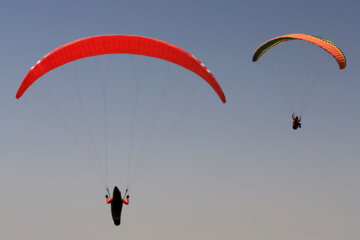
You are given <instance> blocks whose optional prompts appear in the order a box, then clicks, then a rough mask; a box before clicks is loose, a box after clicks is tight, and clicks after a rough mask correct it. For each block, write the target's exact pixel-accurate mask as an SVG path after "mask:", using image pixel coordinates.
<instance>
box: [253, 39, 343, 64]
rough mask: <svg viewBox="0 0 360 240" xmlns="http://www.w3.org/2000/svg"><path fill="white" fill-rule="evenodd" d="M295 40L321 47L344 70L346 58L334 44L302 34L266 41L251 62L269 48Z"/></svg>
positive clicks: (256, 51)
mask: <svg viewBox="0 0 360 240" xmlns="http://www.w3.org/2000/svg"><path fill="white" fill-rule="evenodd" d="M295 39H298V40H304V41H307V42H310V43H313V44H315V45H317V46H319V47H321V48H322V49H324V50H325V51H327V52H328V53H330V54H331V55H332V56H333V57H334V58H335V60H336V61H337V63H338V64H339V67H340V69H344V68H345V66H346V58H345V55H344V54H343V52H342V51H341V50H340V48H339V47H337V46H336V45H335V44H334V43H332V42H330V41H329V40H327V39H324V38H321V37H317V36H312V35H307V34H302V33H295V34H287V35H283V36H279V37H276V38H273V39H270V40H269V41H266V42H265V43H263V44H261V45H260V46H259V47H258V48H257V49H256V50H255V53H254V56H253V62H256V61H257V60H258V59H259V58H260V57H261V56H262V55H263V54H264V53H265V52H266V51H267V50H269V49H270V48H272V47H274V46H276V45H278V44H280V43H282V42H286V41H289V40H295Z"/></svg>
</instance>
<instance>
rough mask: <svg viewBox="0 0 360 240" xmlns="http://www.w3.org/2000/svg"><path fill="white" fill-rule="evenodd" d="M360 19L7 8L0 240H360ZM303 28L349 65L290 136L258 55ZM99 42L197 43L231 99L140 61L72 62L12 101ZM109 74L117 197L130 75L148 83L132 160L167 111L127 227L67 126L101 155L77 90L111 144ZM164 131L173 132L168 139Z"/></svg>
mask: <svg viewBox="0 0 360 240" xmlns="http://www.w3.org/2000/svg"><path fill="white" fill-rule="evenodd" d="M359 21H360V2H359V1H357V0H344V1H333V0H327V1H325V0H324V1H316V0H309V1H308V0H303V1H279V0H273V1H266V0H261V1H258V0H253V1H210V0H207V1H196V0H194V1H187V0H183V1H169V0H168V1H165V0H164V1H156V0H153V1H145V0H144V1H135V0H134V1H105V0H104V1H92V0H86V1H76V0H73V1H67V0H63V1H50V0H47V1H45V0H44V1H25V0H24V1H15V0H14V1H0V30H1V33H2V34H1V44H0V53H1V55H0V79H1V83H2V84H1V88H0V133H1V137H0V159H1V167H0V189H1V195H0V238H1V239H36V240H40V239H139V240H140V239H157V240H159V239H199V240H201V239H207V240H210V239H247V240H264V239H267V240H272V239H274V240H275V239H276V240H282V239H284V240H285V239H286V240H287V239H293V240H297V239H299V240H300V239H301V240H303V239H307V240H312V239H314V240H315V239H316V240H323V239H324V240H325V239H326V240H335V239H336V240H338V239H347V240H356V239H359V238H360V233H359V226H360V206H359V202H360V192H359V187H360V174H359V172H360V163H359V155H360V149H359V143H360V140H359V135H360V127H359V123H358V119H360V108H359V102H360V96H359V91H360V82H359V79H358V76H359V74H360V68H359V67H358V66H360V58H359V56H360V48H359V46H358V43H359V42H360V33H359V31H358V23H359ZM298 32H300V33H308V34H314V35H318V36H322V37H324V38H327V39H330V40H331V41H332V42H334V43H336V44H337V45H339V46H340V47H341V49H342V51H343V52H344V54H345V55H346V57H347V63H348V65H347V67H346V69H345V70H343V71H342V72H340V73H339V74H338V76H339V78H340V79H337V81H331V84H328V85H326V86H324V87H323V88H322V89H321V91H320V92H319V93H318V94H317V96H316V99H315V101H314V102H313V104H312V105H311V106H310V108H309V109H308V110H307V112H306V115H305V114H304V116H303V117H304V118H303V128H302V129H301V130H299V131H296V132H295V131H293V130H292V129H291V126H290V124H291V119H290V114H291V112H289V110H288V108H287V106H286V104H285V103H284V99H283V98H282V97H281V91H280V87H279V86H278V82H276V81H275V80H274V79H272V78H271V77H269V75H268V74H267V73H266V72H264V71H262V69H261V67H259V64H257V63H256V64H255V63H252V62H251V58H252V54H253V52H254V50H255V49H256V47H257V46H258V45H259V44H261V43H262V42H264V41H266V40H267V39H270V38H272V37H275V36H278V35H282V34H288V33H298ZM102 34H131V35H142V36H148V37H153V38H157V39H161V40H164V41H167V42H170V43H172V44H175V45H177V46H180V47H182V48H184V49H186V50H187V51H189V52H191V53H192V54H194V55H195V56H197V57H198V58H199V59H200V60H202V61H203V62H204V63H205V64H206V65H207V66H208V67H209V68H210V69H211V71H212V72H213V73H214V75H215V77H216V78H217V80H218V81H219V83H220V84H221V86H222V88H223V90H224V92H225V94H226V97H227V100H228V102H227V103H226V104H225V105H223V104H222V103H221V102H220V100H219V99H218V98H217V96H216V95H215V94H214V93H213V92H212V90H211V89H210V87H209V86H208V85H206V84H205V83H203V82H202V80H201V79H200V78H199V77H197V76H196V75H194V74H192V73H191V72H189V71H187V70H183V69H181V68H180V67H176V66H173V65H171V64H167V63H164V62H162V61H159V60H152V59H148V58H142V57H130V56H112V57H100V58H98V59H97V60H96V59H94V58H91V59H88V60H82V61H79V62H78V63H72V64H68V65H67V66H64V67H62V68H61V69H58V70H55V71H53V72H51V73H49V74H47V75H45V76H44V77H43V78H42V79H40V81H39V82H38V83H37V84H36V86H33V87H32V88H30V89H29V93H28V94H27V95H26V96H25V98H23V99H21V100H17V99H15V93H16V90H17V87H18V86H19V84H20V83H21V81H22V79H23V77H24V76H25V74H26V72H27V71H28V70H29V68H30V67H31V66H32V65H33V64H34V63H35V62H36V61H37V60H38V59H39V58H41V57H42V56H43V55H45V54H46V53H47V52H49V51H51V50H52V49H54V48H56V47H58V46H60V45H62V44H65V43H67V42H70V41H73V40H76V39H79V38H83V37H88V36H93V35H102ZM108 62H111V64H109V63H108ZM260 66H261V65H260ZM108 67H109V69H110V70H108ZM97 68H98V69H97ZM132 68H133V69H132ZM104 72H107V73H106V74H105V73H104ZM134 73H135V75H136V76H134ZM74 75H76V76H75V77H74ZM143 75H145V76H146V77H144V76H143ZM99 76H100V78H106V79H107V81H108V83H109V86H110V87H109V88H111V90H112V91H111V90H109V100H108V108H109V114H110V115H109V116H108V118H109V120H108V121H109V128H110V130H109V133H108V134H109V136H108V137H109V146H108V147H109V161H110V162H109V164H110V172H109V176H110V178H109V181H110V187H111V188H112V186H113V185H119V186H120V187H123V186H124V183H123V182H121V181H123V179H124V177H123V174H124V173H123V170H124V169H123V166H126V164H125V163H126V162H127V160H128V155H129V152H130V151H129V147H130V146H131V140H129V139H131V126H132V122H133V118H132V116H133V111H134V105H135V102H136V100H135V99H137V98H136V97H134V96H136V91H135V88H134V81H133V80H134V79H135V80H136V79H141V78H143V79H145V80H144V82H143V83H142V85H141V88H140V90H139V97H138V100H137V101H138V102H139V106H138V108H137V109H138V110H137V111H138V113H137V115H136V116H137V117H136V118H135V119H136V121H135V125H136V126H138V127H135V134H134V135H133V137H134V141H133V143H134V144H133V145H134V149H133V150H134V152H135V153H137V154H139V153H138V152H137V151H139V149H141V146H142V144H143V143H142V142H143V140H142V139H144V138H146V136H147V133H144V134H141V132H143V129H142V126H143V125H146V126H148V128H149V125H147V124H145V123H146V122H151V119H152V118H153V115H151V114H150V113H149V112H154V111H155V112H156V111H157V110H156V109H157V108H156V107H155V110H154V108H152V110H151V108H148V106H150V105H152V103H154V105H155V106H157V107H159V106H161V107H160V108H161V114H160V117H159V120H158V122H157V123H156V128H155V127H154V129H155V130H154V131H153V132H152V134H153V135H154V138H152V139H154V141H153V140H152V139H151V140H150V141H149V144H148V148H149V149H151V148H152V147H154V146H155V147H156V146H161V148H160V150H159V151H157V152H156V155H155V157H154V158H153V159H152V160H151V162H150V164H149V166H148V167H147V168H146V169H145V171H144V172H143V174H142V175H140V176H139V178H137V180H136V184H135V185H134V187H133V188H132V190H131V192H130V194H131V200H130V201H131V203H130V205H129V206H125V207H124V209H123V216H122V225H121V226H120V227H114V226H113V223H112V220H111V217H110V207H109V206H107V205H106V204H105V199H104V195H105V192H104V189H103V188H102V187H101V185H100V184H99V181H98V178H97V177H96V175H95V174H94V173H93V172H92V171H91V170H89V169H88V168H87V167H86V166H87V165H86V163H87V162H86V161H85V162H84V161H82V160H84V156H83V154H82V152H81V151H79V147H77V146H75V145H76V144H74V142H73V139H72V138H71V136H70V135H69V133H68V132H66V128H65V127H64V124H63V122H62V121H61V117H62V116H64V117H65V118H67V121H69V123H70V124H71V125H72V126H73V128H74V129H75V132H76V134H79V138H80V139H81V138H82V137H84V139H87V140H84V141H85V142H84V145H88V147H90V148H91V143H89V142H88V138H86V137H85V135H86V131H82V130H81V127H84V126H83V125H81V122H76V121H77V120H73V116H74V115H77V116H79V117H80V118H81V116H82V115H81V113H79V108H78V105H77V104H78V102H76V101H75V100H77V98H76V95H74V91H72V92H71V91H70V90H74V89H71V86H73V85H71V81H79V82H78V83H79V84H80V86H81V87H80V88H81V90H82V89H84V90H82V92H81V93H82V94H83V97H84V99H88V101H87V103H86V104H85V108H86V110H87V112H88V114H89V116H88V117H89V119H90V121H91V125H92V127H93V129H94V133H95V134H96V135H95V137H94V138H95V141H96V144H99V145H100V146H103V145H102V144H103V141H102V139H103V137H104V136H103V135H101V134H99V133H98V132H100V131H101V129H103V124H104V123H103V121H101V120H102V117H103V115H101V114H102V112H101V110H99V109H100V107H101V104H100V103H99V102H97V101H96V100H95V99H96V98H95V97H93V96H95V94H96V93H98V92H99V91H100V92H101V89H99V87H101V84H100V85H99V84H98V85H96V82H97V81H96V80H97V79H98V78H99ZM64 79H65V80H64ZM169 79H170V80H174V81H173V82H171V83H168V80H169ZM146 80H149V81H146ZM150 80H151V81H153V82H151V81H150ZM139 81H141V80H139ZM63 82H64V84H62V83H63ZM65 83H67V85H66V84H65ZM150 83H151V84H150ZM164 83H165V84H164ZM111 84H113V85H111ZM167 84H168V85H167ZM162 86H168V89H167V88H162ZM49 89H50V90H51V94H53V96H49V91H50V90H49ZM164 89H165V90H164ZM166 89H167V90H166ZM67 90H69V91H67ZM30 91H31V93H30ZM164 92H166V98H165V103H164V104H163V105H162V103H161V99H162V98H161V96H162V94H163V93H164ZM111 93H112V94H113V95H111ZM43 95H44V97H45V99H49V98H50V99H55V101H56V104H59V107H60V108H61V110H62V113H63V115H60V116H59V114H58V113H57V112H56V111H55V110H54V109H50V108H51V107H49V106H51V104H50V105H49V104H47V102H46V101H44V99H42V97H43ZM99 96H100V99H101V95H98V96H97V97H99ZM110 96H115V97H114V99H112V98H110ZM112 100H114V101H112ZM159 101H160V103H159ZM156 102H157V105H156V104H155V103H156ZM52 106H54V105H52ZM174 106H176V107H174ZM149 109H150V110H149ZM183 109H185V111H183ZM110 110H114V111H113V115H111V111H110ZM148 111H149V112H148ZM179 115H180V117H177V116H179ZM74 119H75V118H74ZM177 119H179V123H177ZM180 120H181V121H180ZM174 123H175V124H174ZM163 124H164V125H163ZM166 124H167V125H166ZM165 125H166V129H168V130H164V131H163V132H161V131H162V130H163V127H164V126H165ZM172 125H174V126H175V127H174V128H172ZM78 126H81V127H78ZM100 126H101V127H100ZM151 126H152V125H151V124H150V128H151ZM169 129H170V130H169ZM171 129H173V130H171ZM144 131H145V130H144ZM158 132H160V133H161V134H163V135H164V136H167V137H166V141H165V142H164V144H161V142H162V141H161V139H162V137H161V136H163V135H161V134H160V133H159V134H160V135H159V136H158V135H157V133H158ZM83 135H84V136H83ZM159 139H160V140H159ZM152 144H154V146H153V145H152ZM137 146H140V148H138V147H137ZM100 151H101V150H100ZM149 151H150V150H149ZM140 152H141V150H140ZM101 153H103V152H101ZM84 163H85V165H84ZM120 164H122V165H120ZM125 168H126V167H125ZM124 172H126V171H124ZM121 190H123V189H121Z"/></svg>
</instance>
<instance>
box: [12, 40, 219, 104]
mask: <svg viewBox="0 0 360 240" xmlns="http://www.w3.org/2000/svg"><path fill="white" fill-rule="evenodd" d="M115 53H124V54H136V55H143V56H149V57H154V58H160V59H163V60H165V61H168V62H172V63H175V64H178V65H180V66H182V67H184V68H186V69H188V70H190V71H192V72H194V73H195V74H197V75H198V76H200V77H201V78H203V79H204V80H205V81H206V82H207V83H208V84H210V86H211V87H212V88H213V89H214V90H215V92H216V93H217V94H218V95H219V97H220V99H221V100H222V101H223V102H224V103H225V102H226V98H225V95H224V93H223V91H222V89H221V87H220V85H219V83H218V82H217V81H216V79H215V77H214V75H213V74H212V73H211V72H210V70H208V68H207V67H206V66H205V65H204V64H203V63H202V62H200V60H199V59H197V58H196V57H194V56H193V55H192V54H190V53H189V52H187V51H185V50H183V49H182V48H179V47H177V46H175V45H172V44H170V43H167V42H164V41H161V40H157V39H154V38H148V37H142V36H130V35H103V36H94V37H88V38H83V39H79V40H76V41H73V42H70V43H68V44H65V45H63V46H60V47H58V48H56V49H55V50H53V51H51V52H50V53H48V54H46V55H45V56H44V57H42V58H41V59H40V60H39V61H38V62H37V63H35V65H34V66H33V67H32V68H31V69H30V70H29V71H28V73H27V74H26V76H25V78H24V80H23V81H22V83H21V85H20V86H19V89H18V91H17V93H16V98H20V97H21V96H22V95H23V94H24V92H25V91H26V90H27V89H28V88H29V87H30V86H31V84H33V83H34V82H35V81H36V80H37V79H38V78H40V77H41V76H42V75H44V74H45V73H47V72H49V71H51V70H53V69H54V68H57V67H59V66H61V65H64V64H66V63H69V62H72V61H75V60H78V59H81V58H86V57H91V56H97V55H103V54H115Z"/></svg>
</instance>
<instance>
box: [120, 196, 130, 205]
mask: <svg viewBox="0 0 360 240" xmlns="http://www.w3.org/2000/svg"><path fill="white" fill-rule="evenodd" d="M121 201H122V202H123V203H124V204H126V205H128V204H129V198H127V199H126V200H125V199H123V198H121Z"/></svg>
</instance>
